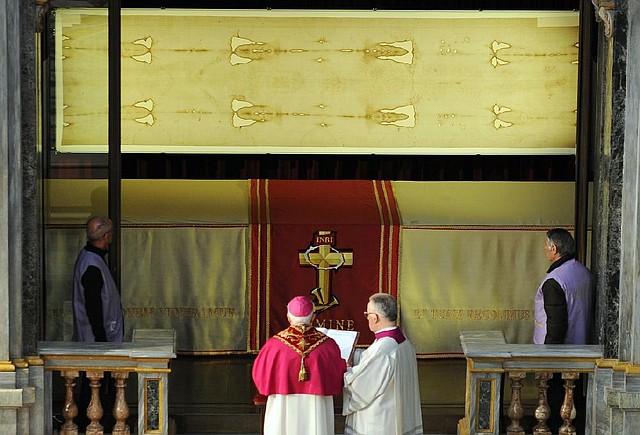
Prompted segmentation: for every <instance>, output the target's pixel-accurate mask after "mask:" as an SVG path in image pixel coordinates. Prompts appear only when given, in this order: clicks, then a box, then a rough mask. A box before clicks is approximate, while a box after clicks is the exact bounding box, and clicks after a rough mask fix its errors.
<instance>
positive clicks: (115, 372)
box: [38, 341, 175, 435]
mask: <svg viewBox="0 0 640 435" xmlns="http://www.w3.org/2000/svg"><path fill="white" fill-rule="evenodd" d="M38 354H39V355H40V357H41V358H42V360H43V361H44V371H45V374H44V392H43V393H44V398H45V399H44V400H45V406H44V412H45V416H44V417H45V425H44V426H45V427H44V433H45V434H46V435H51V434H53V410H52V403H53V399H52V393H53V392H52V383H53V382H52V379H53V378H52V376H53V373H54V372H59V373H60V376H62V377H63V378H64V388H65V392H64V393H65V399H64V405H63V407H62V409H61V413H62V416H63V417H64V420H65V421H64V424H63V425H62V427H61V428H60V435H77V433H78V427H77V425H76V423H75V422H74V419H75V418H76V417H77V415H78V407H77V404H76V399H75V398H74V385H75V384H76V382H77V380H78V378H79V376H80V372H85V373H86V377H87V378H88V379H89V385H90V388H91V401H90V403H89V406H88V408H87V417H88V419H89V420H90V423H89V425H88V426H87V431H86V433H87V434H102V433H103V432H104V431H103V426H102V425H101V423H100V420H101V418H102V415H103V407H102V404H101V403H100V383H101V380H102V378H103V377H104V373H105V372H110V373H111V377H112V378H113V379H114V383H115V403H114V406H113V417H114V418H115V425H114V426H113V431H112V433H113V434H129V433H130V432H131V431H130V428H129V427H128V425H127V419H128V418H129V415H130V412H129V407H128V405H127V402H126V400H125V395H124V393H125V387H126V382H127V379H128V378H129V374H130V373H133V374H136V375H137V378H138V430H137V433H138V434H166V433H168V382H167V381H168V374H169V373H170V371H171V369H170V368H169V362H170V361H171V359H172V358H175V353H174V349H173V344H171V343H166V342H165V343H163V342H161V344H150V343H148V342H141V343H136V342H129V343H75V342H54V341H50V342H40V343H38Z"/></svg>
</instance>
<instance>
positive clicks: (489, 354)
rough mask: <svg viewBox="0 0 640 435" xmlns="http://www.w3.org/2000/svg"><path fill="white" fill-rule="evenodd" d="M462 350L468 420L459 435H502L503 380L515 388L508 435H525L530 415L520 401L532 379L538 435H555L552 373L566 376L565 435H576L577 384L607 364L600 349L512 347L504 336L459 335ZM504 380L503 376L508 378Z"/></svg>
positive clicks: (462, 423) (484, 333)
mask: <svg viewBox="0 0 640 435" xmlns="http://www.w3.org/2000/svg"><path fill="white" fill-rule="evenodd" d="M460 342H461V344H462V350H463V351H464V355H465V357H466V359H467V381H466V384H467V387H466V396H465V397H466V399H465V417H464V418H463V419H462V420H460V422H459V423H458V434H459V435H475V434H483V435H484V434H495V435H497V434H498V433H499V430H500V428H499V418H500V406H501V397H500V394H501V390H502V385H501V383H502V380H503V378H504V379H506V378H508V379H509V380H510V383H511V404H510V406H509V409H508V412H507V415H508V417H509V418H510V424H509V425H508V426H507V427H506V428H505V429H506V432H507V433H508V434H514V435H515V434H524V429H523V427H522V425H521V420H522V418H523V417H524V414H525V411H524V407H523V404H522V400H521V392H522V387H523V380H524V379H525V377H526V376H527V375H528V374H531V375H532V376H533V377H534V378H535V382H536V388H537V397H538V403H537V407H536V408H535V412H534V416H535V418H536V420H537V422H538V424H537V425H536V426H535V427H534V429H533V433H534V434H536V435H550V434H551V432H550V431H549V428H548V426H547V420H548V418H549V416H550V411H549V406H548V404H547V382H548V381H549V380H550V379H551V377H552V376H553V373H562V379H563V380H564V386H565V396H564V403H563V405H562V408H561V410H560V416H561V418H562V421H563V422H564V423H563V425H562V426H561V428H560V434H567V435H569V434H575V433H576V432H575V428H574V426H573V424H572V422H573V419H574V418H575V412H574V407H573V398H574V393H573V388H574V381H575V380H577V379H578V377H579V376H580V374H581V373H585V374H590V373H594V371H595V369H596V366H597V363H598V361H599V360H601V359H602V350H601V349H600V347H599V346H589V345H535V344H508V343H506V341H505V338H504V335H503V334H502V332H501V331H463V332H461V333H460ZM503 375H504V376H503ZM592 391H593V390H592V389H591V388H590V389H589V390H588V394H587V406H586V412H587V415H586V422H585V433H587V434H590V433H593V427H592V426H593V423H592V422H593V418H592V415H591V409H593V400H594V399H593V393H592Z"/></svg>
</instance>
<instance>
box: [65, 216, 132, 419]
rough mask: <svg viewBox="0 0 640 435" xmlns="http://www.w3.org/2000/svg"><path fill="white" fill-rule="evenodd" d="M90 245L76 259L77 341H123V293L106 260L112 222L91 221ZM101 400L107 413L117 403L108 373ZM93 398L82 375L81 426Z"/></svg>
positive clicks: (74, 300) (111, 232)
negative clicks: (114, 402)
mask: <svg viewBox="0 0 640 435" xmlns="http://www.w3.org/2000/svg"><path fill="white" fill-rule="evenodd" d="M86 231H87V239H88V241H87V244H86V246H85V247H84V248H82V250H81V251H80V253H79V254H78V258H77V259H76V263H75V268H74V272H73V340H74V341H81V342H90V343H93V342H114V343H120V342H122V338H123V334H124V316H123V313H122V305H121V303H120V292H119V291H118V288H117V286H116V283H115V281H114V279H113V276H112V275H111V271H110V270H109V267H108V266H107V263H106V261H105V256H106V255H107V250H108V249H109V245H110V244H111V240H112V237H113V224H112V223H111V220H110V219H108V218H106V217H102V216H93V217H91V218H89V220H88V221H87V226H86ZM102 387H103V388H102V391H101V393H102V394H101V396H102V398H101V401H102V405H103V408H104V409H105V411H106V412H109V411H110V407H111V405H112V403H113V400H114V395H113V392H114V390H113V381H112V379H111V376H110V374H109V373H108V372H105V377H104V379H103V381H102ZM90 399H91V389H90V387H89V382H88V379H87V378H86V374H85V373H84V372H82V376H81V392H80V399H79V401H78V425H79V427H80V429H81V431H82V428H83V427H84V426H85V425H86V424H88V422H89V421H88V418H87V416H86V409H87V407H88V405H89V402H90Z"/></svg>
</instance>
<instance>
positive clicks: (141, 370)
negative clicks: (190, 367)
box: [133, 368, 171, 373]
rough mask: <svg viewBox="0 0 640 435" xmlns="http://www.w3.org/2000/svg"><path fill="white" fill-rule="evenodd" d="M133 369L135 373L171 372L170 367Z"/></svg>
mask: <svg viewBox="0 0 640 435" xmlns="http://www.w3.org/2000/svg"><path fill="white" fill-rule="evenodd" d="M133 371H134V372H136V373H171V369H152V368H138V369H135V370H133Z"/></svg>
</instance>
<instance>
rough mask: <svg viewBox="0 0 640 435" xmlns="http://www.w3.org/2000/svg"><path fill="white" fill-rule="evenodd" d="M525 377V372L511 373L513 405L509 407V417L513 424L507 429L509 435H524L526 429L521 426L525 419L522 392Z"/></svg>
mask: <svg viewBox="0 0 640 435" xmlns="http://www.w3.org/2000/svg"><path fill="white" fill-rule="evenodd" d="M525 376H526V373H525V372H509V379H511V405H509V411H508V415H509V418H510V419H511V424H510V425H509V427H507V433H508V434H510V435H511V434H514V435H515V434H518V435H524V429H523V428H522V426H521V425H520V420H521V419H522V417H524V408H523V407H522V400H521V399H520V392H521V390H522V380H523V379H524V378H525Z"/></svg>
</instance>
